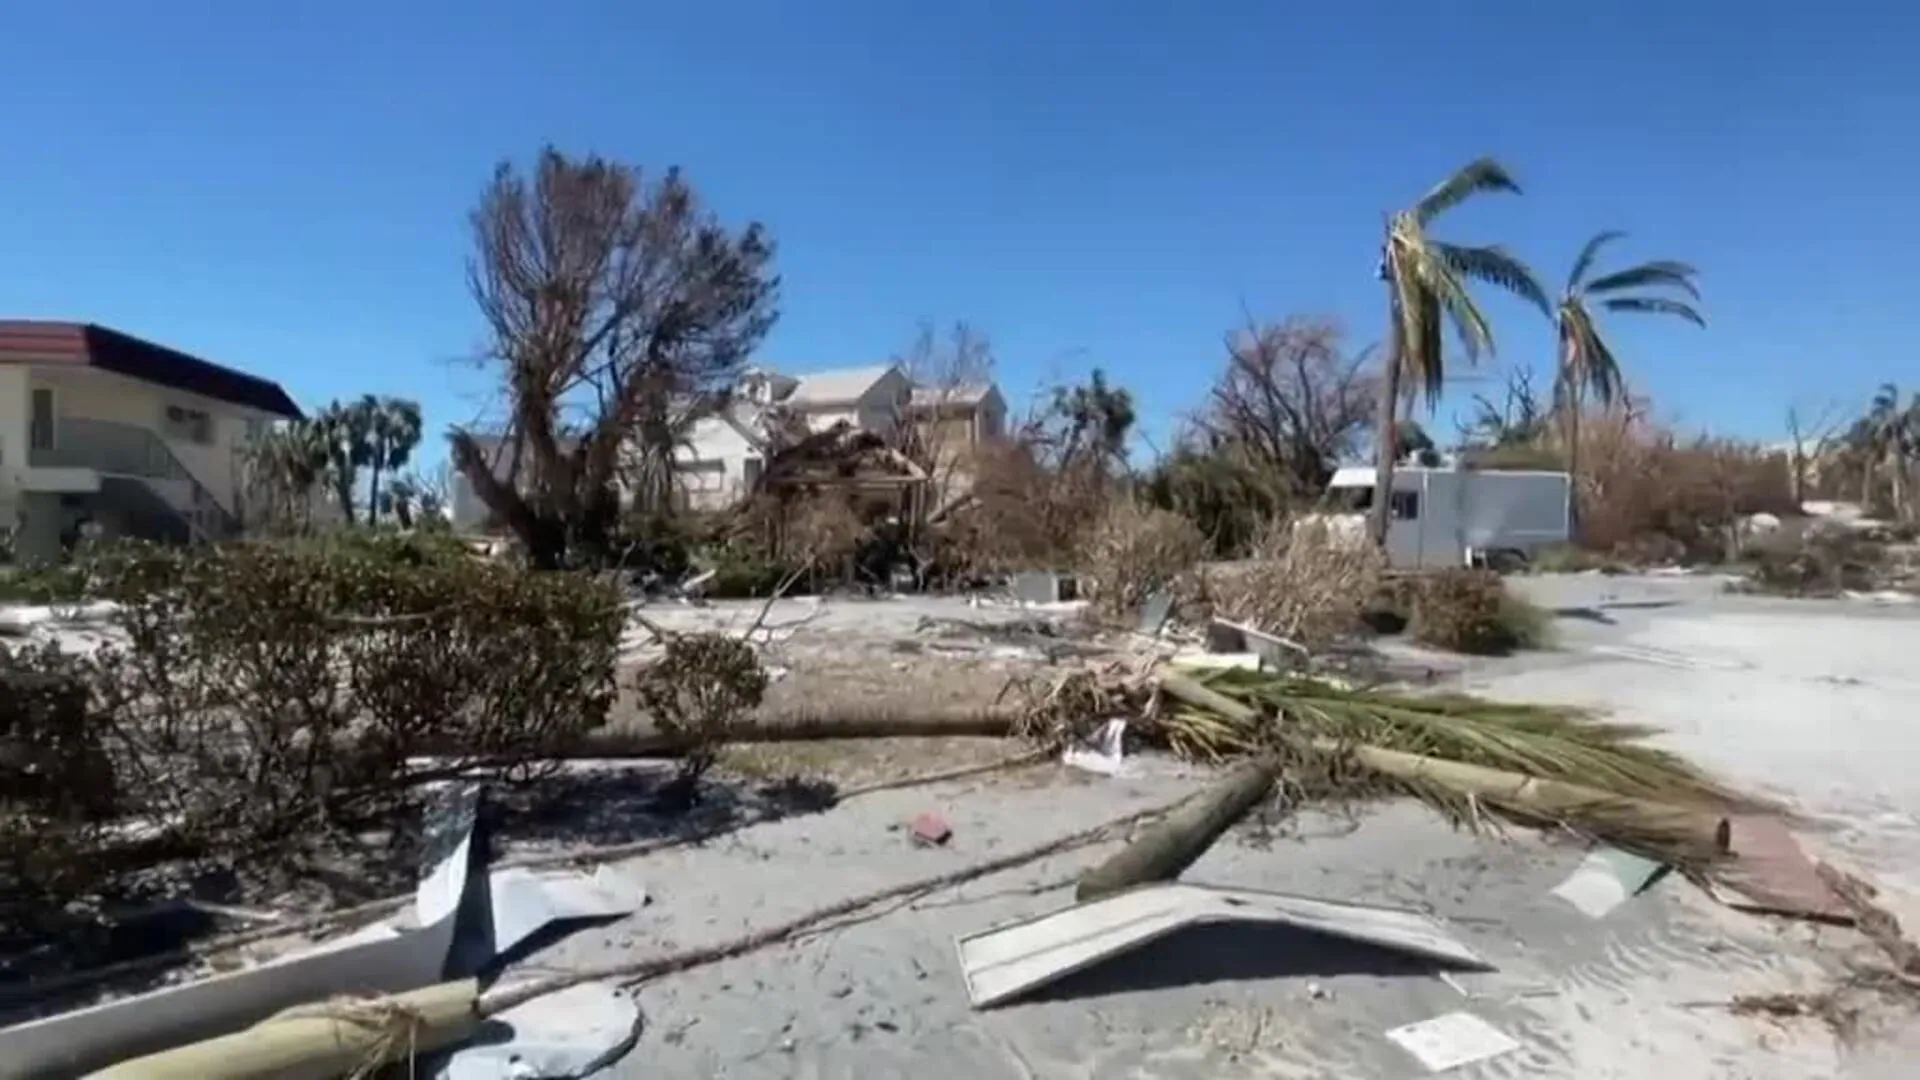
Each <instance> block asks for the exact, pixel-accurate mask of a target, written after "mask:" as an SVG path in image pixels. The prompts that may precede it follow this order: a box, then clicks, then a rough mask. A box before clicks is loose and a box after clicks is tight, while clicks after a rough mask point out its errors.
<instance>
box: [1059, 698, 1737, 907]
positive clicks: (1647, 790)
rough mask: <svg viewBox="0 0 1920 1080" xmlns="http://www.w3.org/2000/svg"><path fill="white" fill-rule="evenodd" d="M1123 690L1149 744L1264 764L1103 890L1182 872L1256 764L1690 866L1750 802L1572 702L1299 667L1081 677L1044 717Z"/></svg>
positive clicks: (1292, 793)
mask: <svg viewBox="0 0 1920 1080" xmlns="http://www.w3.org/2000/svg"><path fill="white" fill-rule="evenodd" d="M1143 698H1144V699H1143ZM1127 699H1133V700H1134V703H1135V705H1136V711H1137V713H1138V714H1140V715H1142V716H1143V720H1142V721H1140V722H1139V723H1138V724H1136V725H1135V728H1134V730H1136V731H1137V732H1138V733H1139V735H1140V737H1141V738H1143V739H1144V740H1146V741H1147V742H1149V743H1155V744H1160V745H1164V746H1166V747H1167V748H1169V749H1171V750H1173V751H1174V752H1176V753H1178V754H1180V755H1182V756H1185V757H1189V758H1193V759H1197V760H1204V761H1221V760H1228V759H1233V758H1248V759H1251V760H1252V762H1253V763H1254V765H1253V766H1250V768H1249V769H1243V770H1240V771H1237V772H1236V773H1235V774H1233V776H1231V777H1229V778H1228V779H1227V780H1224V781H1222V783H1221V784H1220V786H1219V788H1218V789H1217V792H1216V794H1217V796H1218V799H1217V803H1216V805H1215V806H1214V807H1212V808H1210V809H1202V808H1199V807H1198V806H1196V808H1195V809H1194V812H1193V813H1192V814H1191V815H1189V816H1190V817H1191V819H1192V820H1191V821H1170V822H1168V823H1166V824H1165V825H1163V826H1162V827H1161V828H1160V829H1158V830H1156V831H1155V832H1154V833H1153V834H1150V835H1148V836H1144V837H1142V838H1141V839H1140V840H1139V841H1137V843H1136V850H1131V851H1129V852H1123V853H1122V854H1121V855H1119V856H1116V857H1115V859H1114V861H1113V864H1112V865H1110V866H1106V867H1102V868H1101V869H1100V870H1099V871H1098V872H1096V873H1095V874H1092V875H1090V876H1089V879H1088V881H1086V882H1083V888H1086V889H1090V890H1092V891H1094V892H1107V891H1112V890H1113V889H1116V888H1121V887H1125V886H1126V885H1129V884H1138V883H1140V882H1142V881H1146V880H1156V879H1161V878H1165V877H1167V876H1169V874H1171V873H1177V872H1178V869H1179V868H1181V867H1184V866H1185V865H1187V864H1188V863H1190V862H1191V861H1192V860H1193V859H1194V858H1197V857H1198V855H1199V854H1200V853H1201V852H1203V851H1204V850H1205V849H1206V846H1207V845H1208V844H1211V843H1212V841H1213V839H1214V838H1216V837H1217V836H1218V835H1219V833H1220V832H1221V831H1222V830H1223V829H1224V828H1226V827H1227V825H1230V824H1231V823H1232V819H1235V818H1237V817H1239V816H1241V815H1242V814H1244V813H1245V812H1246V810H1247V808H1248V807H1249V806H1251V805H1252V804H1253V803H1254V802H1257V801H1259V798H1260V797H1261V795H1262V794H1264V788H1263V787H1262V786H1261V785H1260V784H1259V783H1258V781H1257V780H1255V779H1254V776H1255V774H1257V773H1258V772H1262V771H1264V772H1265V773H1267V774H1268V775H1270V776H1272V777H1273V778H1275V779H1277V781H1278V786H1279V788H1280V791H1281V797H1282V798H1283V799H1284V800H1285V801H1287V802H1288V803H1290V804H1293V805H1300V804H1305V803H1310V802H1325V801H1340V800H1347V799H1353V798H1359V797H1367V796H1375V795H1391V794H1407V795H1412V796H1414V797H1417V798H1419V799H1421V800H1423V801H1425V802H1427V803H1429V804H1430V805H1433V806H1435V807H1436V808H1439V809H1441V810H1442V811H1443V812H1446V813H1448V814H1449V815H1451V816H1453V817H1454V818H1455V819H1456V820H1459V821H1462V822H1465V823H1467V824H1469V825H1472V826H1475V827H1478V826H1480V825H1482V824H1486V823H1487V822H1488V820H1489V819H1490V818H1492V817H1495V816H1498V817H1501V818H1505V819H1508V820H1513V821H1518V822H1523V823H1526V824H1530V825H1544V826H1555V827H1565V828H1568V829H1572V830H1574V831H1576V832H1578V833H1581V834H1584V835H1587V836H1590V837H1593V838H1595V839H1600V840H1604V841H1606V842H1608V843H1612V844H1615V845H1618V846H1621V847H1625V848H1629V849H1632V850H1637V851H1641V852H1643V853H1646V854H1648V855H1650V856H1653V857H1657V858H1660V859H1662V860H1663V861H1667V862H1672V863H1676V864H1678V865H1680V866H1682V867H1686V868H1689V869H1701V868H1704V867H1705V865H1706V864H1707V863H1709V862H1711V861H1712V860H1713V859H1715V858H1716V857H1718V855H1720V854H1722V853H1723V852H1724V850H1725V848H1726V845H1727V825H1726V820H1725V814H1726V812H1727V811H1728V810H1730V809H1734V808H1747V807H1752V806H1754V805H1755V803H1754V802H1753V801H1752V800H1750V799H1747V798H1744V797H1742V796H1740V795H1739V794H1737V793H1735V792H1733V791H1732V790H1730V789H1728V788H1726V787H1724V786H1723V785H1721V784H1719V783H1718V782H1716V781H1715V780H1714V779H1712V778H1711V777H1709V776H1707V775H1706V774H1704V773H1702V772H1701V771H1700V770H1698V769H1696V768H1695V767H1694V766H1692V765H1691V764H1689V763H1688V762H1686V761H1685V760H1684V759H1682V758H1680V757H1678V756H1676V755H1674V754H1671V753H1669V752H1667V751H1664V750H1661V749H1659V748H1657V747H1653V746H1649V745H1647V744H1646V742H1645V740H1646V738H1647V737H1648V736H1650V735H1651V734H1653V733H1654V729H1651V728H1647V727H1643V726H1640V725H1633V724H1623V723H1617V722H1611V721H1606V720H1601V719H1598V718H1596V717H1594V716H1592V715H1591V714H1590V713H1588V712H1586V711H1585V710H1581V709H1575V708H1570V707H1564V706H1547V705H1530V704H1516V703H1507V702H1497V701H1489V700H1486V699H1482V698H1476V697H1470V696H1466V695H1460V694H1435V695H1422V694H1412V693H1407V692H1404V691H1396V690H1388V689H1356V688H1352V687H1347V686H1343V685H1340V684H1337V683H1334V682H1331V681H1328V680H1325V679H1317V678H1311V677H1302V676H1290V675H1275V674H1270V673H1264V672H1249V671H1244V670H1228V671H1221V672H1215V673H1211V674H1208V675H1189V674H1182V673H1176V672H1172V671H1169V670H1166V669H1161V670H1159V671H1156V672H1154V673H1152V675H1151V676H1150V677H1147V678H1145V679H1141V680H1137V681H1135V682H1132V683H1126V682H1119V681H1114V680H1104V681H1102V680H1091V679H1089V678H1088V677H1087V675H1086V673H1076V675H1073V676H1069V677H1068V679H1066V680H1063V681H1062V683H1061V684H1060V685H1059V686H1058V687H1056V688H1055V690H1054V692H1052V693H1050V694H1048V695H1046V696H1045V697H1043V698H1041V699H1040V700H1039V701H1038V702H1036V704H1035V706H1034V707H1033V710H1032V715H1033V716H1034V717H1035V718H1036V719H1035V723H1034V726H1035V727H1038V728H1043V729H1044V728H1049V727H1051V728H1054V729H1056V730H1058V729H1062V728H1064V729H1067V730H1079V729H1084V727H1085V726H1087V725H1088V724H1090V723H1091V722H1093V721H1095V720H1097V719H1098V718H1100V717H1103V716H1106V715H1112V713H1113V711H1114V710H1115V708H1116V702H1117V701H1119V700H1127ZM1076 714H1079V715H1080V717H1081V719H1080V720H1076V719H1075V715H1076ZM1249 791H1253V792H1256V794H1255V795H1253V796H1252V797H1248V795H1247V793H1248V792H1249ZM1202 801H1203V802H1204V801H1206V800H1202ZM1223 821H1224V824H1223Z"/></svg>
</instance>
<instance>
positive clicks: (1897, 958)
mask: <svg viewBox="0 0 1920 1080" xmlns="http://www.w3.org/2000/svg"><path fill="white" fill-rule="evenodd" d="M1814 869H1815V870H1816V871H1817V872H1818V873H1819V875H1820V880H1821V881H1823V882H1825V883H1826V885H1827V887H1828V888H1829V889H1832V890H1833V893H1834V895H1835V896H1838V897H1839V898H1840V900H1841V902H1842V903H1845V904H1846V905H1847V907H1848V908H1849V909H1851V910H1852V911H1853V916H1854V922H1855V925H1857V926H1859V927H1860V932H1861V933H1863V934H1865V935H1867V938H1868V939H1869V940H1870V941H1872V942H1873V943H1874V944H1875V945H1878V946H1880V949H1881V951H1882V952H1884V953H1886V954H1887V958H1888V959H1889V960H1892V961H1893V974H1894V977H1895V978H1897V979H1899V980H1900V981H1901V982H1903V983H1905V984H1907V985H1908V986H1910V987H1920V946H1916V945H1915V944H1914V943H1913V942H1912V941H1910V940H1908V939H1907V936H1906V933H1905V932H1904V931H1902V930H1901V929H1900V920H1899V919H1897V918H1895V917H1894V916H1893V913H1892V912H1890V911H1888V910H1887V909H1886V908H1883V907H1881V906H1880V905H1879V904H1878V903H1876V902H1875V900H1876V899H1877V897H1878V895H1879V894H1878V893H1877V892H1876V891H1875V890H1874V887H1873V886H1871V885H1869V884H1867V883H1866V882H1864V881H1862V880H1860V879H1859V878H1857V877H1855V876H1853V875H1852V874H1849V873H1847V872H1846V871H1844V870H1840V869H1838V868H1836V867H1832V866H1828V865H1827V864H1826V863H1818V864H1816V865H1815V867H1814Z"/></svg>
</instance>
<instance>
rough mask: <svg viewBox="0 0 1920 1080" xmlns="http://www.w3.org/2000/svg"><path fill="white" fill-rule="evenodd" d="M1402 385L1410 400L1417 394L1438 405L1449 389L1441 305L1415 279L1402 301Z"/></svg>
mask: <svg viewBox="0 0 1920 1080" xmlns="http://www.w3.org/2000/svg"><path fill="white" fill-rule="evenodd" d="M1399 306H1400V312H1401V323H1402V326H1401V349H1400V357H1399V361H1398V362H1399V364H1400V384H1401V386H1403V387H1405V390H1406V394H1407V396H1408V397H1409V398H1411V397H1412V396H1413V395H1414V394H1415V393H1416V392H1421V393H1424V394H1425V395H1426V398H1427V400H1428V401H1437V400H1439V398H1440V395H1441V393H1442V392H1443V391H1444V389H1445V386H1446V377H1447V374H1446V361H1445V358H1444V357H1443V355H1442V354H1441V337H1440V318H1441V316H1440V310H1441V304H1440V300H1439V298H1438V297H1437V296H1435V295H1434V292H1433V289H1432V288H1431V287H1430V286H1429V285H1428V284H1427V283H1426V282H1425V281H1424V280H1422V279H1421V278H1420V277H1418V276H1417V275H1416V276H1413V280H1411V281H1409V282H1408V283H1407V285H1406V286H1405V295H1403V296H1402V298H1401V301H1400V305H1399Z"/></svg>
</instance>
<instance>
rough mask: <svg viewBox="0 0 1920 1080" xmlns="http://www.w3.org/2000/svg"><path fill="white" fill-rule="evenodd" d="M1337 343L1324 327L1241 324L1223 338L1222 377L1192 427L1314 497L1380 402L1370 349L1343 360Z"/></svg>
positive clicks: (1306, 322)
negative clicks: (1376, 401) (1238, 450)
mask: <svg viewBox="0 0 1920 1080" xmlns="http://www.w3.org/2000/svg"><path fill="white" fill-rule="evenodd" d="M1341 339H1342V332H1341V329H1340V327H1339V325H1338V324H1337V323H1335V322H1333V321H1332V320H1329V319H1299V318H1290V319H1287V320H1286V321H1285V322H1282V323H1279V324H1273V323H1267V324H1257V323H1255V322H1254V321H1253V320H1252V319H1251V318H1250V319H1248V321H1247V325H1246V327H1245V328H1244V329H1242V330H1240V331H1239V332H1237V333H1234V334H1231V335H1229V336H1228V338H1227V367H1226V370H1225V371H1223V372H1222V373H1221V374H1220V377H1219V379H1218V381H1216V382H1215V383H1214V386H1213V390H1212V392H1211V393H1210V395H1209V396H1208V400H1207V405H1206V407H1205V408H1204V409H1203V410H1202V412H1201V414H1200V415H1199V416H1198V417H1197V418H1196V423H1197V425H1198V426H1199V427H1200V428H1201V429H1202V430H1204V431H1206V432H1207V433H1208V434H1210V435H1212V436H1213V437H1214V438H1216V439H1217V440H1219V441H1221V442H1228V443H1233V444H1235V445H1238V446H1240V447H1242V448H1243V449H1244V450H1245V452H1247V453H1248V454H1250V455H1251V456H1252V457H1253V458H1254V459H1255V460H1258V461H1261V462H1263V463H1264V464H1266V465H1267V466H1269V467H1271V468H1273V469H1275V470H1276V471H1279V472H1281V473H1283V474H1284V475H1285V476H1287V477H1288V479H1289V480H1290V481H1291V482H1292V484H1293V485H1294V489H1295V490H1296V491H1299V492H1313V491H1318V490H1319V489H1320V488H1321V487H1323V486H1325V484H1326V482H1327V478H1328V477H1329V476H1331V475H1332V474H1333V469H1334V467H1335V465H1336V464H1337V463H1338V462H1339V459H1340V458H1341V457H1343V456H1345V455H1347V454H1350V453H1352V452H1353V451H1354V450H1355V449H1356V448H1357V444H1358V442H1359V439H1360V436H1361V434H1362V433H1363V432H1364V431H1365V430H1366V429H1367V426H1368V423H1369V421H1370V419H1371V412H1372V409H1373V401H1374V399H1375V398H1376V397H1377V396H1378V394H1379V374H1378V372H1377V371H1376V370H1375V369H1374V367H1373V366H1372V365H1371V364H1370V363H1369V361H1370V358H1371V355H1372V349H1370V348H1369V349H1364V350H1362V351H1360V352H1359V353H1354V354H1349V353H1347V352H1345V351H1344V350H1343V349H1342V347H1341Z"/></svg>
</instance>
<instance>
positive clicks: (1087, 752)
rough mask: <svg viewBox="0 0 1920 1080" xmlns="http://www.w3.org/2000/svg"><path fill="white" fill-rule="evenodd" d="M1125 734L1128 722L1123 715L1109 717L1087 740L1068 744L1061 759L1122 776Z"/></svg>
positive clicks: (1063, 762)
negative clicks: (1076, 743) (1121, 716)
mask: <svg viewBox="0 0 1920 1080" xmlns="http://www.w3.org/2000/svg"><path fill="white" fill-rule="evenodd" d="M1126 735H1127V722H1126V720H1125V719H1124V718H1120V717H1116V718H1114V719H1112V720H1108V721H1107V722H1106V723H1104V724H1101V725H1100V730H1099V731H1097V732H1095V733H1094V736H1093V738H1092V739H1090V740H1088V741H1087V742H1086V743H1083V744H1078V745H1072V746H1068V747H1067V748H1066V749H1065V750H1063V751H1061V754H1060V762H1061V764H1063V765H1068V766H1071V767H1073V768H1076V769H1084V770H1086V771H1087V772H1092V773H1099V774H1101V775H1102V776H1121V775H1123V774H1125V772H1126V770H1127V763H1126V746H1125V741H1126Z"/></svg>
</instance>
